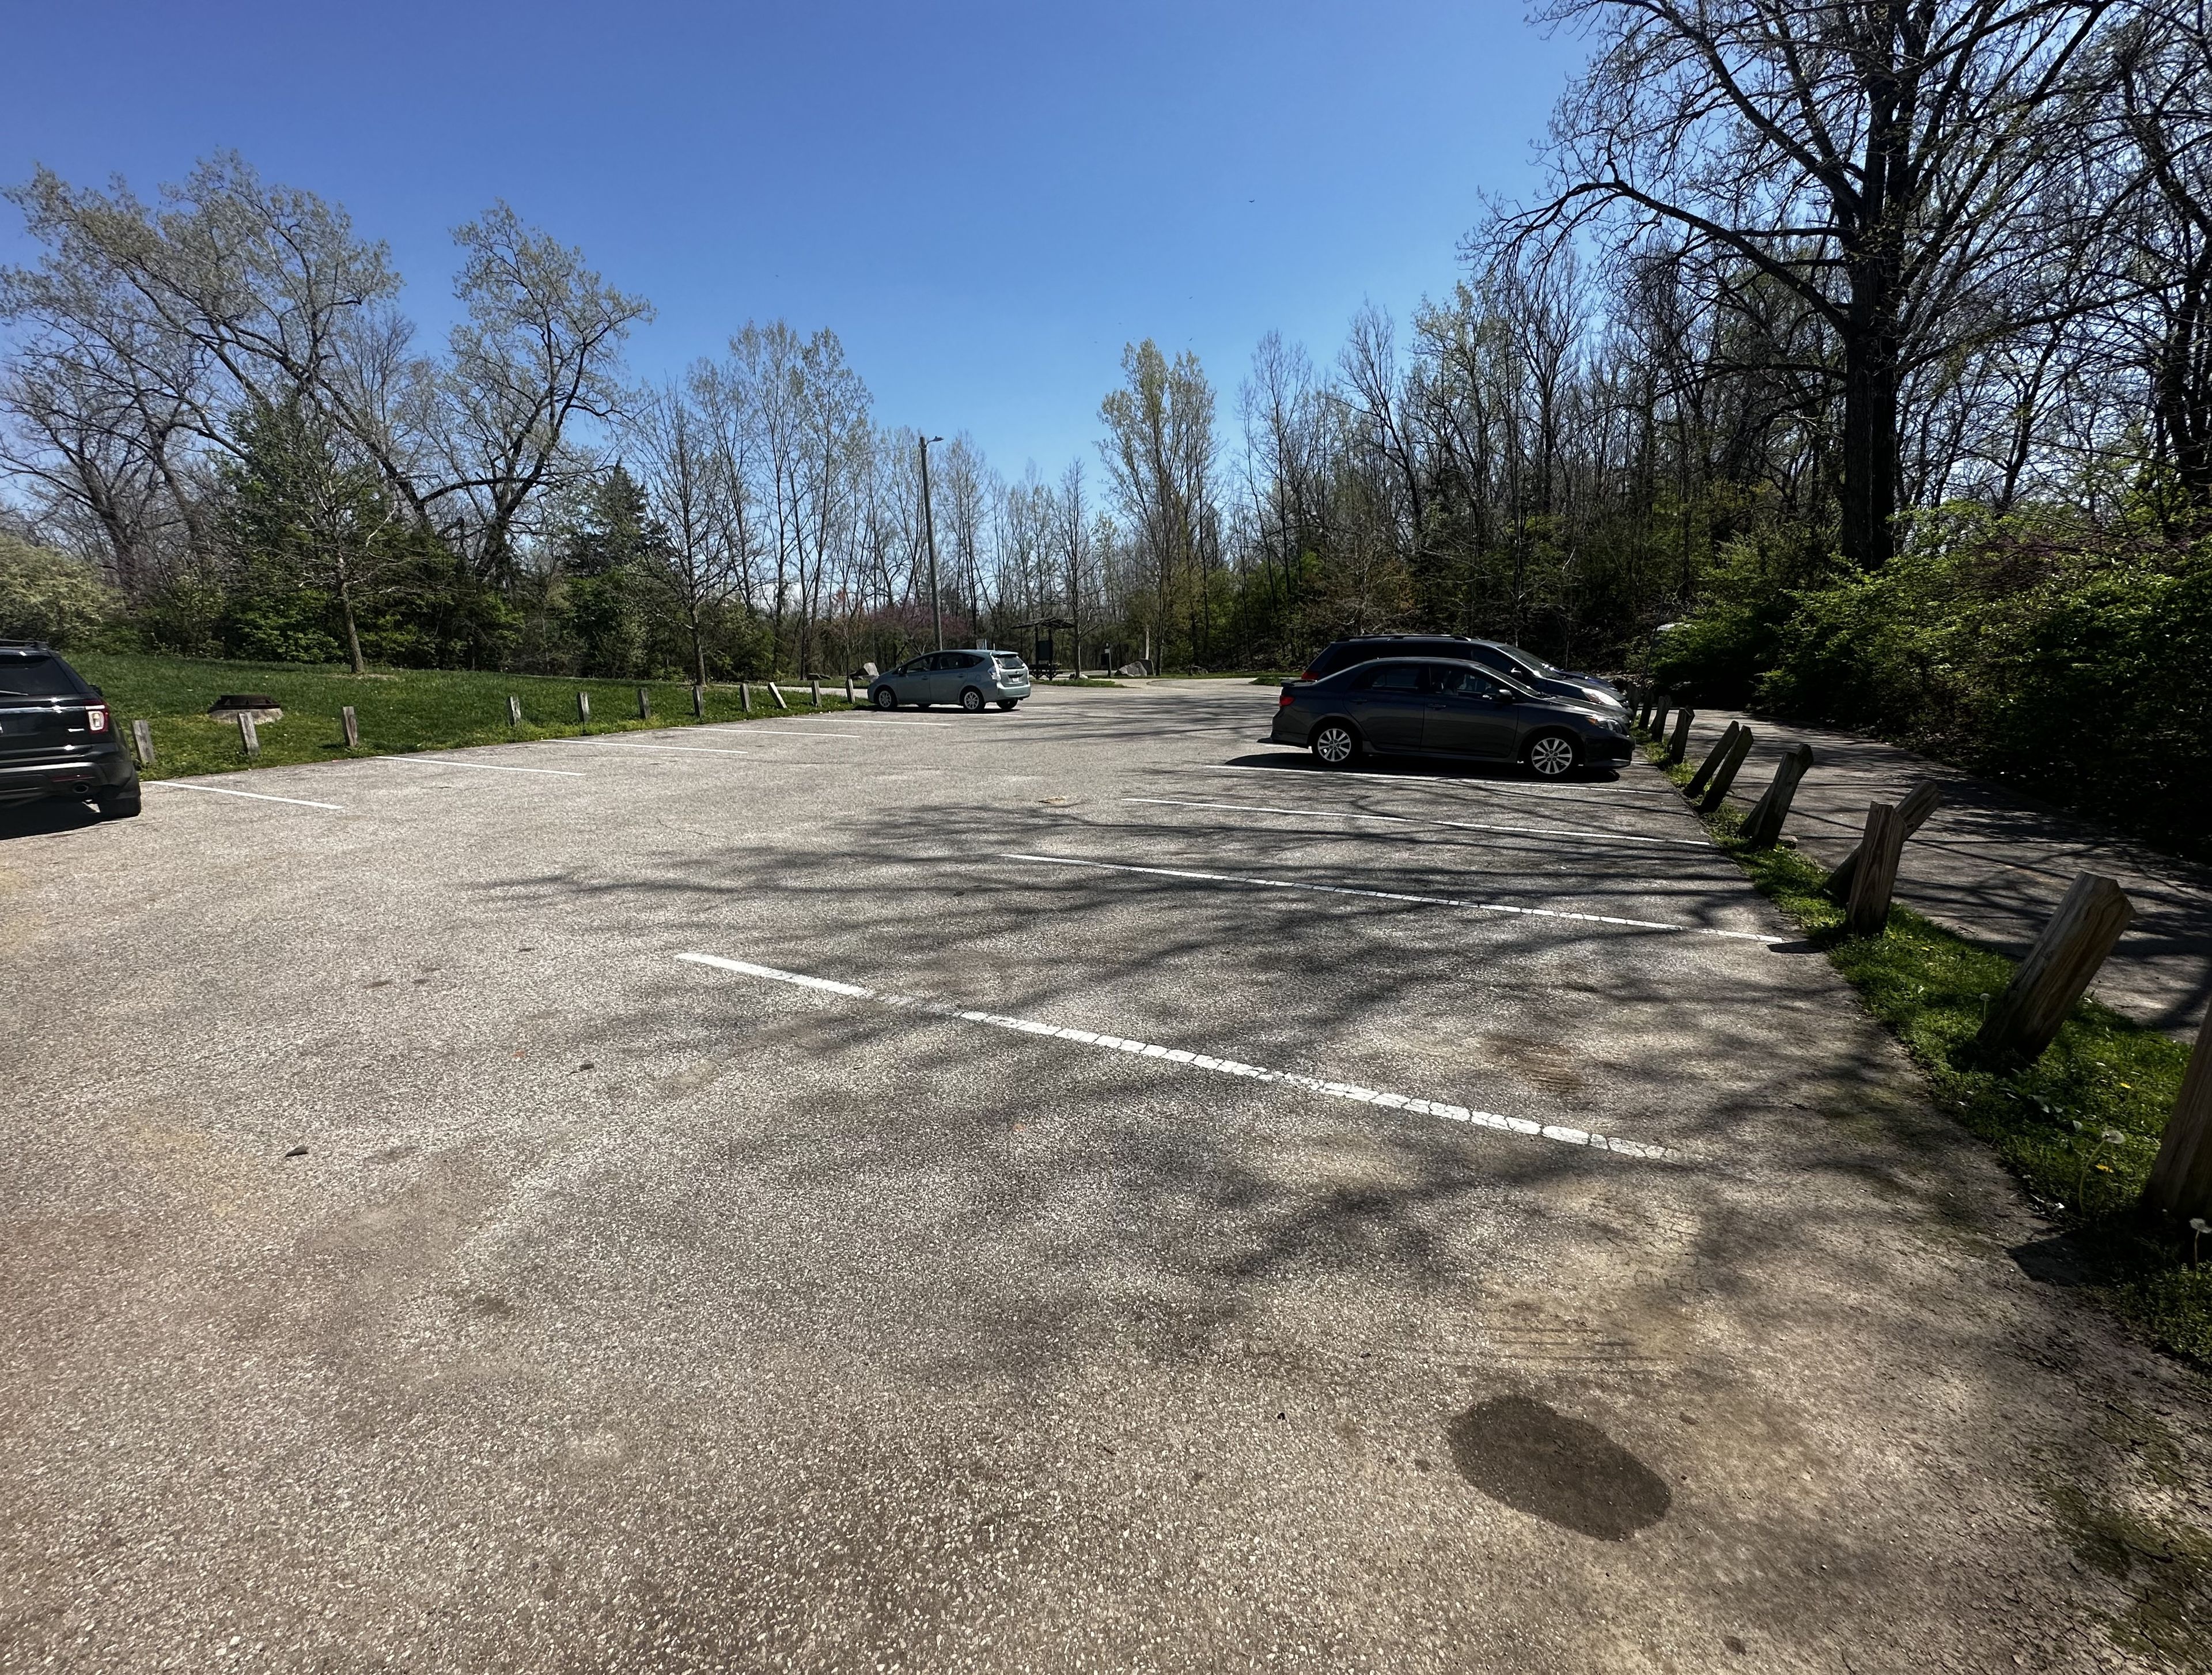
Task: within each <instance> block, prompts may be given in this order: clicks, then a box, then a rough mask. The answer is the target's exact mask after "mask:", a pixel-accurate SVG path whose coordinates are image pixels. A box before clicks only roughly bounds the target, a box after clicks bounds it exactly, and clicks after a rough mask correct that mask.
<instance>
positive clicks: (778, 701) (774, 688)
mask: <svg viewBox="0 0 2212 1675" xmlns="http://www.w3.org/2000/svg"><path fill="white" fill-rule="evenodd" d="M768 690H769V695H770V696H771V697H774V698H775V707H776V708H777V709H779V710H788V709H790V708H791V706H790V705H789V704H788V703H785V702H784V699H783V688H782V687H781V686H779V685H776V684H775V682H774V681H773V680H771V681H769V683H768Z"/></svg>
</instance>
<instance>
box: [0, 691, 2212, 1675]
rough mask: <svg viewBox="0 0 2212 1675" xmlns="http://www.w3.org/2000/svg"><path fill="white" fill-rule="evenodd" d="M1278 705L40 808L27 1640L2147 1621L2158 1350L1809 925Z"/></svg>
mask: <svg viewBox="0 0 2212 1675" xmlns="http://www.w3.org/2000/svg"><path fill="white" fill-rule="evenodd" d="M1272 701H1273V700H1272V694H1271V693H1269V692H1267V691H1264V690H1260V689H1255V687H1252V686H1249V685H1242V684H1238V683H1228V682H1192V683H1165V682H1163V683H1157V684H1154V685H1148V686H1145V687H1139V688H1132V689H1127V690H1124V691H1041V692H1040V693H1039V694H1038V696H1037V697H1036V698H1035V699H1033V700H1032V701H1031V702H1030V703H1029V704H1026V705H1024V707H1023V708H1022V709H1021V710H1018V711H1016V712H1014V713H1012V714H999V713H995V712H994V713H990V714H986V715H984V716H963V715H957V714H947V713H945V712H944V711H941V710H936V711H932V712H929V713H928V714H927V715H917V714H915V713H914V712H912V711H902V712H900V713H899V714H897V715H896V716H875V715H868V714H854V715H836V716H823V717H819V718H816V717H812V716H793V717H792V718H790V719H789V720H787V721H786V720H783V719H781V718H779V720H778V721H777V722H774V723H769V722H758V723H751V724H746V725H741V726H732V727H719V728H716V727H708V728H683V729H672V730H670V731H668V732H666V733H662V734H635V733H632V734H622V735H620V736H619V737H612V738H608V739H605V740H562V741H547V742H544V743H538V744H532V745H524V746H507V747H501V748H493V749H487V750H477V751H465V752H441V753H438V754H437V755H436V756H435V757H429V756H425V757H414V758H378V759H374V760H363V761H355V762H347V763H341V764H326V765H320V766H314V767H301V768H288V769H270V770H260V771H257V772H253V773H251V774H235V775H229V776H224V777H219V778H214V779H209V780H205V781H200V782H191V783H185V782H169V783H162V784H160V785H152V784H149V788H148V791H147V796H146V813H145V814H144V815H143V817H142V818H141V819H137V820H136V821H130V822H116V823H106V824H103V823H100V822H97V821H95V820H93V819H90V817H89V816H86V817H83V818H79V817H77V816H76V815H75V814H73V813H66V814H65V813H55V812H52V811H46V812H44V813H38V814H35V815H31V816H25V815H21V814H18V815H15V816H6V815H0V819H12V821H13V824H12V825H9V826H8V827H5V828H0V830H4V831H6V832H7V833H8V834H9V835H8V836H7V837H6V840H5V841H4V842H0V1001H4V1006H0V1047H4V1053H5V1057H6V1059H7V1061H8V1063H9V1064H11V1065H12V1066H14V1067H15V1068H14V1069H12V1070H11V1072H10V1078H9V1085H10V1088H11V1098H10V1100H9V1107H8V1111H7V1115H6V1145H7V1152H8V1157H9V1167H8V1168H7V1170H6V1171H5V1172H4V1173H0V1228H4V1252H5V1265H4V1270H0V1368H4V1373H0V1430H4V1434H5V1435H6V1437H7V1439H8V1441H7V1446H6V1447H5V1449H4V1450H0V1574H4V1578H5V1581H6V1586H5V1587H0V1670H9V1671H13V1670H19V1669H20V1670H32V1669H46V1668H56V1669H61V1668H68V1669H79V1670H90V1669H100V1670H107V1669H130V1670H140V1669H144V1670H170V1669H176V1670H195V1671H199V1670H206V1669H210V1668H216V1667H234V1668H241V1669H246V1668H251V1669H269V1670H284V1671H292V1670H303V1671H304V1670H317V1671H337V1670H353V1669H372V1668H386V1667H389V1668H404V1669H408V1670H417V1671H420V1670H441V1671H443V1670H453V1671H463V1670H467V1671H491V1670H533V1671H534V1670H593V1671H600V1670H606V1671H617V1670H620V1671H628V1670H653V1671H675V1670H708V1669H716V1670H720V1669H744V1670H751V1669H763V1670H765V1669H794V1670H798V1669H803V1670H846V1669H878V1668H882V1669H893V1668H896V1669H906V1670H953V1669H977V1670H1039V1671H1044V1670H1091V1669H1096V1670H1137V1669H1158V1670H1217V1669H1220V1670H1226V1669H1260V1668H1268V1669H1278V1668H1291V1669H1310V1670H1328V1671H1334V1670H1353V1669H1373V1670H1389V1671H1429V1670H1437V1671H1443V1670H1451V1671H1464V1670H1498V1671H1528V1670H1555V1669H1556V1670H1562V1671H1565V1670H1590V1669H1601V1668H1602V1669H1608V1670H1613V1669H1618V1670H1682V1671H1687V1670H1705V1669H1710V1668H1714V1667H1735V1666H1741V1667H1744V1668H1747V1669H1748V1668H1758V1669H1791V1670H1795V1669H1805V1670H1815V1669H1817V1670H1838V1669H1851V1670H1857V1671H1875V1670H1893V1669H1907V1668H1911V1669H1923V1668H1941V1669H1952V1668H1955V1669H1971V1670H1982V1669H2005V1670H2009V1669H2013V1668H2015V1667H2021V1666H2029V1667H2034V1668H2039V1669H2042V1668H2049V1669H2069V1670H2070V1669H2077V1668H2078V1669H2085V1670H2086V1669H2093V1668H2094V1669H2106V1668H2114V1667H2124V1666H2129V1665H2128V1664H2127V1662H2126V1660H2124V1658H2122V1657H2121V1656H2120V1654H2116V1653H2115V1652H2113V1650H2112V1648H2111V1646H2110V1645H2109V1644H2108V1643H2107V1642H2106V1640H2105V1639H2104V1637H2103V1636H2102V1635H2100V1633H2098V1632H2096V1631H2094V1630H2093V1629H2085V1628H2084V1626H2083V1625H2084V1624H2085V1623H2087V1622H2088V1621H2089V1620H2091V1619H2092V1618H2094V1617H2099V1616H2100V1615H2109V1614H2110V1613H2112V1611H2115V1610H2117V1609H2119V1608H2121V1607H2122V1606H2124V1604H2125V1599H2124V1596H2123V1595H2122V1594H2121V1593H2120V1591H2119V1590H2118V1588H2117V1587H2116V1585H2115V1584H2114V1582H2113V1581H2112V1579H2111V1578H2109V1577H2107V1576H2106V1575H2104V1574H2102V1573H2100V1572H2097V1571H2095V1570H2093V1569H2091V1568H2083V1567H2082V1566H2081V1565H2080V1564H2078V1563H2075V1562H2074V1560H2073V1557H2072V1555H2071V1550H2070V1549H2069V1544H2068V1540H2067V1538H2066V1532H2065V1530H2064V1528H2063V1519H2062V1517H2061V1516H2060V1515H2059V1514H2058V1513H2057V1512H2056V1511H2054V1507H2055V1506H2057V1505H2060V1504H2062V1501H2055V1500H2054V1498H2053V1495H2054V1485H2057V1486H2059V1487H2061V1488H2063V1486H2064V1485H2067V1484H2070V1483H2096V1484H2099V1485H2100V1486H2102V1489H2101V1490H2100V1492H2102V1490H2111V1491H2112V1492H2118V1490H2117V1489H2113V1486H2114V1485H2117V1484H2119V1483H2123V1481H2124V1479H2125V1476H2126V1473H2127V1471H2129V1470H2130V1469H2131V1468H2130V1466H2129V1465H2128V1463H2127V1462H2128V1459H2129V1458H2130V1457H2128V1456H2126V1455H2125V1454H2124V1453H2123V1452H2122V1451H2123V1449H2124V1439H2117V1440H2116V1438H2115V1437H2114V1435H2113V1434H2112V1425H2111V1423H2110V1421H2109V1416H2110V1415H2111V1414H2113V1413H2123V1414H2134V1415H2141V1416H2145V1417H2144V1418H2143V1420H2142V1423H2143V1424H2145V1425H2150V1424H2155V1425H2156V1426H2157V1427H2159V1428H2160V1434H2168V1435H2172V1436H2174V1437H2177V1438H2179V1439H2180V1441H2179V1443H2178V1444H2177V1445H2176V1446H2179V1447H2184V1448H2185V1449H2193V1448H2196V1447H2197V1446H2198V1444H2197V1430H2196V1429H2195V1427H2196V1425H2197V1418H2196V1414H2197V1401H2198V1394H2197V1386H2196V1385H2195V1383H2194V1382H2193V1375H2191V1374H2189V1373H2186V1372H2185V1371H2183V1370H2181V1369H2179V1368H2176V1367H2173V1366H2172V1365H2170V1364H2167V1363H2164V1362H2161V1361H2158V1360H2156V1359H2155V1358H2154V1357H2151V1356H2149V1355H2147V1354H2145V1353H2144V1352H2142V1350H2141V1349H2138V1348H2137V1347H2136V1346H2135V1345H2133V1344H2132V1343H2130V1342H2128V1341H2126V1340H2124V1339H2123V1338H2121V1337H2118V1335H2117V1334H2116V1333H2115V1331H2113V1330H2112V1328H2110V1327H2109V1326H2108V1325H2106V1324H2105V1322H2104V1319H2103V1318H2102V1317H2101V1316H2100V1315H2098V1314H2095V1313H2092V1312H2090V1311H2089V1310H2087V1309H2086V1308H2085V1307H2083V1306H2081V1304H2080V1303H2079V1302H2078V1300H2076V1299H2075V1298H2074V1297H2072V1296H2070V1295H2069V1294H2068V1293H2067V1292H2066V1291H2065V1290H2064V1289H2063V1288H2055V1287H2053V1286H2051V1285H2049V1284H2046V1283H2043V1282H2039V1281H2038V1280H2035V1279H2031V1278H2030V1277H2028V1273H2027V1270H2024V1269H2023V1266H2022V1265H2021V1260H2016V1259H2015V1255H2014V1254H2012V1253H2013V1252H2033V1250H2035V1249H2036V1248H2038V1247H2039V1241H2040V1240H2042V1239H2044V1237H2045V1234H2046V1233H2048V1229H2046V1228H2045V1227H2042V1226H2041V1224H2039V1222H2037V1221H2035V1220H2034V1219H2033V1216H2032V1215H2029V1214H2028V1213H2027V1210H2026V1209H2024V1208H2023V1207H2022V1206H2021V1202H2020V1200H2019V1197H2018V1195H2017V1193H2016V1192H2015V1190H2014V1189H2013V1187H2012V1186H2011V1185H2009V1184H2008V1182H2007V1181H2006V1180H2005V1179H2003V1178H2002V1175H2001V1174H2000V1172H1998V1171H1997V1169H1996V1167H1995V1166H1994V1165H1993V1164H1992V1163H1991V1162H1990V1160H1988V1159H1987V1157H1986V1156H1985V1155H1984V1154H1983V1153H1982V1152H1981V1151H1980V1150H1979V1149H1978V1148H1977V1147H1976V1146H1975V1145H1974V1144H1973V1143H1972V1142H1970V1141H1968V1140H1967V1139H1966V1137H1965V1136H1963V1135H1961V1134H1960V1132H1959V1131H1958V1130H1956V1129H1955V1128H1954V1126H1953V1125H1952V1124H1950V1123H1948V1120H1947V1119H1945V1118H1942V1117H1941V1116H1940V1115H1938V1114H1937V1113H1936V1112H1932V1111H1931V1110H1929V1107H1928V1105H1927V1104H1926V1101H1925V1097H1924V1093H1923V1089H1922V1087H1921V1084H1920V1083H1919V1082H1918V1081H1917V1078H1916V1077H1915V1075H1913V1073H1912V1072H1911V1069H1910V1067H1909V1065H1908V1064H1907V1063H1906V1062H1905V1060H1904V1058H1903V1057H1902V1055H1901V1054H1900V1053H1899V1051H1897V1049H1896V1048H1895V1046H1894V1045H1893V1043H1892V1042H1891V1041H1890V1040H1889V1039H1888V1038H1887V1037H1886V1036H1884V1035H1883V1034H1882V1033H1881V1032H1880V1031H1879V1030H1878V1029H1877V1028H1876V1027H1875V1026H1874V1025H1872V1024H1871V1023H1870V1022H1869V1021H1868V1020H1867V1019H1866V1018H1865V1017H1864V1015H1863V1014H1862V1013H1861V1012H1860V1011H1859V1010H1858V1009H1857V1008H1856V1006H1855V1004H1854V1002H1852V1000H1851V997H1850V993H1849V991H1848V990H1847V989H1846V988H1845V987H1844V984H1842V982H1841V980H1840V979H1839V978H1838V976H1837V975H1836V974H1835V973H1834V971H1832V968H1831V967H1830V966H1829V965H1828V964H1827V962H1826V960H1825V959H1822V958H1820V957H1819V956H1818V955H1817V954H1814V953H1809V952H1808V951H1807V950H1806V949H1805V948H1804V947H1803V946H1802V944H1799V943H1796V942H1795V941H1793V940H1792V938H1791V936H1790V930H1789V928H1788V927H1787V926H1786V925H1785V924H1784V923H1783V922H1782V921H1780V920H1779V919H1778V917H1776V916H1775V915H1774V914H1773V913H1772V911H1771V909H1769V908H1768V907H1767V905H1766V904H1765V903H1763V902H1762V901H1761V900H1760V898H1758V897H1757V896H1756V895H1755V894H1753V892H1751V891H1750V890H1749V889H1748V888H1747V886H1746V885H1745V884H1744V882H1743V881H1742V880H1741V875H1740V874H1739V873H1738V872H1737V870H1736V868H1735V867H1734V865H1733V864H1732V863H1730V862H1729V861H1727V860H1726V858H1725V857H1723V856H1720V855H1719V854H1717V852H1715V851H1714V850H1712V849H1711V847H1710V846H1709V845H1708V844H1706V843H1705V839H1704V837H1702V835H1701V831H1700V829H1699V826H1698V825H1697V823H1696V822H1695V821H1694V820H1693V819H1692V818H1691V817H1690V816H1689V815H1688V814H1687V813H1686V812H1684V810H1683V808H1682V807H1681V805H1680V800H1679V799H1678V798H1677V797H1675V796H1674V795H1673V794H1672V793H1671V792H1669V791H1668V789H1666V787H1665V785H1664V783H1663V782H1662V780H1661V779H1660V778H1659V777H1658V776H1657V775H1656V773H1654V772H1652V771H1651V770H1648V769H1645V768H1644V767H1642V766H1640V765H1639V766H1635V767H1632V768H1630V769H1628V770H1625V771H1624V773H1623V774H1622V775H1621V776H1620V777H1617V778H1603V779H1594V780H1584V781H1578V782H1576V783H1571V784H1567V785H1562V786H1548V785H1537V784H1534V783H1530V782H1528V781H1527V780H1526V779H1524V778H1522V777H1517V776H1514V775H1510V774H1505V773H1502V772H1501V773H1478V772H1470V773H1466V774H1439V773H1431V772H1427V771H1425V770H1422V769H1420V768H1418V767H1405V766H1402V765H1401V766H1393V767H1390V768H1388V769H1386V770H1380V771H1376V772H1370V773H1360V774H1353V775H1332V774H1326V773H1323V772H1322V771H1320V770H1316V769H1314V768H1312V767H1310V765H1309V764H1307V762H1306V759H1305V758H1303V757H1300V756H1296V755H1292V754H1291V753H1289V752H1282V751H1277V750H1273V749H1270V748H1268V747H1267V746H1263V745H1261V743H1259V742H1258V740H1259V739H1260V737H1261V735H1262V734H1264V732H1265V730H1266V727H1267V720H1268V715H1269V710H1270V707H1271V705H1272ZM2028 1265H2029V1267H2031V1268H2033V1267H2034V1266H2035V1265H2036V1264H2033V1263H2030V1264H2028ZM2046 1269H2047V1265H2046ZM2065 1504H2070V1503H2065Z"/></svg>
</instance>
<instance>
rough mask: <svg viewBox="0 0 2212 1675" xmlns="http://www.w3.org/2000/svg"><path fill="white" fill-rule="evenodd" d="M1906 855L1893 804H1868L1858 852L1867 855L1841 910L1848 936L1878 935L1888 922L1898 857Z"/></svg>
mask: <svg viewBox="0 0 2212 1675" xmlns="http://www.w3.org/2000/svg"><path fill="white" fill-rule="evenodd" d="M1904 852H1905V825H1904V822H1902V821H1901V820H1899V819H1898V818H1897V809H1896V807H1895V805H1894V804H1892V803H1887V802H1870V803H1869V804H1868V805H1867V818H1866V832H1865V835H1864V836H1863V837H1861V838H1860V839H1859V853H1860V854H1861V855H1863V856H1866V862H1865V864H1864V865H1863V866H1862V867H1860V868H1859V870H1858V875H1857V877H1856V878H1855V879H1853V880H1852V881H1851V898H1850V905H1848V906H1847V907H1845V908H1844V934H1845V935H1850V936H1879V935H1881V933H1882V929H1883V928H1884V927H1885V926H1887V924H1888V923H1889V902H1890V898H1891V897H1892V896H1893V895H1895V894H1896V893H1897V862H1898V857H1899V856H1901V855H1903V854H1904Z"/></svg>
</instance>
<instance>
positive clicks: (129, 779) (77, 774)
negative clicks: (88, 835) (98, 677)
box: [0, 640, 138, 817]
mask: <svg viewBox="0 0 2212 1675" xmlns="http://www.w3.org/2000/svg"><path fill="white" fill-rule="evenodd" d="M40 797H74V798H76V799H79V800H80V801H88V802H91V803H93V804H94V805H96V806H97V807H98V808H99V809H100V813H103V814H109V815H114V816H118V817H122V816H127V815H131V814H136V813H137V812H138V768H137V764H135V763H134V762H132V761H131V756H130V752H127V751H125V749H124V748H123V746H122V744H121V743H120V742H119V741H118V740H117V738H116V736H115V721H114V718H113V716H111V715H110V714H109V712H108V708H107V703H106V699H104V698H102V697H100V688H99V687H97V686H94V685H90V684H89V683H88V682H87V681H86V680H85V679H83V677H82V676H81V675H79V674H78V673H77V672H76V670H75V669H73V668H71V667H70V666H69V665H68V664H67V663H65V662H64V661H62V659H61V657H60V656H59V655H58V654H56V653H55V652H53V651H52V650H51V649H48V648H47V647H46V646H43V645H40V644H38V643H35V642H27V641H21V640H0V803H15V802H28V801H33V800H34V799H37V798H40Z"/></svg>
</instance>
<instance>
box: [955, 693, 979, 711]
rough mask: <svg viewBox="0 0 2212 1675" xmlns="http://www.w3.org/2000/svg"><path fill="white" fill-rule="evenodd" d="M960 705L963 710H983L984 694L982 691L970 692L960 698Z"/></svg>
mask: <svg viewBox="0 0 2212 1675" xmlns="http://www.w3.org/2000/svg"><path fill="white" fill-rule="evenodd" d="M960 705H961V708H963V710H981V708H982V707H983V696H982V694H981V693H980V692H969V694H967V696H965V697H963V698H962V699H961V700H960Z"/></svg>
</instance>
